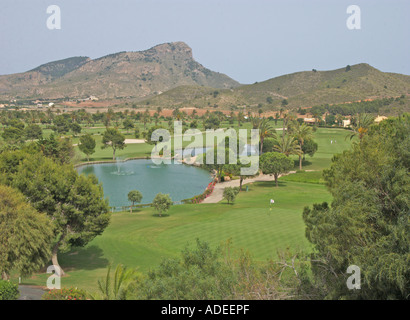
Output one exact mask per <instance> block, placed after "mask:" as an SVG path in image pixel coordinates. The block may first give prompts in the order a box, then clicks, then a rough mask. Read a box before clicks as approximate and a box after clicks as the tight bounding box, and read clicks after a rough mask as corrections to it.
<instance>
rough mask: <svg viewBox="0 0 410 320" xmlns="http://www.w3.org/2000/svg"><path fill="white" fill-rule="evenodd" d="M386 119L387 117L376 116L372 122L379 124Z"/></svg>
mask: <svg viewBox="0 0 410 320" xmlns="http://www.w3.org/2000/svg"><path fill="white" fill-rule="evenodd" d="M386 119H387V117H385V116H379V115H378V116H377V118H376V119H374V122H376V123H379V122H382V121H383V120H386Z"/></svg>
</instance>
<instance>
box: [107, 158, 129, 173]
mask: <svg viewBox="0 0 410 320" xmlns="http://www.w3.org/2000/svg"><path fill="white" fill-rule="evenodd" d="M123 164H125V162H124V161H123V160H121V159H118V158H117V160H116V161H115V165H116V168H117V170H116V171H113V172H111V174H115V175H117V176H131V175H133V174H134V171H129V170H126V169H125V168H123Z"/></svg>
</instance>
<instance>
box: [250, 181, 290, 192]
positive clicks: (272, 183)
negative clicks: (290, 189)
mask: <svg viewBox="0 0 410 320" xmlns="http://www.w3.org/2000/svg"><path fill="white" fill-rule="evenodd" d="M255 184H256V185H257V186H258V187H263V188H276V183H275V181H274V180H272V181H258V182H255ZM278 185H279V186H278V188H280V187H285V186H286V185H287V182H286V181H281V180H280V178H279V180H278ZM249 191H252V189H250V190H249Z"/></svg>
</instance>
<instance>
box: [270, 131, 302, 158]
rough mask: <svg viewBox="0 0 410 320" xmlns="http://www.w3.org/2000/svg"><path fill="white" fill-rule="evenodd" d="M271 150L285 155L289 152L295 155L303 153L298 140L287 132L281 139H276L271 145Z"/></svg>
mask: <svg viewBox="0 0 410 320" xmlns="http://www.w3.org/2000/svg"><path fill="white" fill-rule="evenodd" d="M273 150H274V151H276V152H280V153H283V154H284V155H285V156H287V157H288V156H289V155H291V154H293V155H297V156H300V155H302V154H303V153H302V149H301V147H300V145H299V144H298V141H297V140H296V139H295V138H294V137H292V136H290V135H288V134H287V135H285V136H283V137H282V139H281V140H277V141H276V144H275V145H274V146H273Z"/></svg>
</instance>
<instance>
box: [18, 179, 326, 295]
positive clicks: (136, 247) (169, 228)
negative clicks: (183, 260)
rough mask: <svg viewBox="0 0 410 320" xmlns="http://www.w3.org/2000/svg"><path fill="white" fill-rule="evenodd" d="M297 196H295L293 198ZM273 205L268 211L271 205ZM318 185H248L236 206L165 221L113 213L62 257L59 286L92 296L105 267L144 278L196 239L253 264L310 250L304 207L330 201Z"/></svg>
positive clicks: (182, 211)
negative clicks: (243, 253) (225, 247)
mask: <svg viewBox="0 0 410 320" xmlns="http://www.w3.org/2000/svg"><path fill="white" fill-rule="evenodd" d="M295 195H297V196H295ZM271 198H273V199H275V204H274V205H273V206H272V210H270V209H269V200H270V199H271ZM330 200H331V196H330V194H329V193H328V192H327V191H326V188H325V186H324V185H322V184H314V183H300V182H287V181H283V182H282V181H281V183H280V185H279V188H275V187H274V183H273V182H257V183H254V184H249V191H248V192H242V193H241V194H240V195H239V196H238V198H237V201H236V203H235V204H234V205H228V204H227V203H226V202H225V201H222V202H220V203H218V204H208V205H179V206H174V207H173V208H172V209H171V210H170V212H169V216H165V217H162V218H159V217H157V216H155V215H154V212H153V211H152V209H144V210H142V211H139V212H135V213H133V214H130V213H116V214H113V216H112V221H111V224H110V226H109V227H108V228H107V229H106V230H105V231H104V233H103V235H101V236H99V237H97V238H96V239H95V240H94V241H92V242H91V243H90V244H88V245H87V246H86V247H85V248H80V249H73V250H72V251H71V252H70V253H66V254H60V263H61V265H62V267H63V268H64V269H65V271H66V272H67V273H68V276H66V277H64V278H62V286H65V287H68V286H77V287H81V288H84V289H88V290H91V291H93V290H95V289H96V285H97V279H98V278H100V277H103V276H104V274H105V272H106V267H107V266H108V264H109V263H112V264H113V265H116V264H119V263H122V264H124V265H126V266H128V267H131V268H137V270H138V271H141V272H146V271H148V270H149V269H150V268H153V267H155V266H157V265H158V264H159V263H160V261H161V259H162V258H166V257H173V256H176V255H178V254H179V253H180V251H181V250H182V249H183V248H184V247H185V246H186V245H193V244H194V243H195V239H196V238H199V239H200V240H202V241H207V242H209V243H210V244H211V245H212V246H217V245H219V244H222V243H224V242H226V241H227V240H228V239H230V240H231V241H232V244H233V248H234V250H239V249H244V250H249V252H250V253H251V254H252V255H253V256H254V258H255V259H256V260H259V261H264V260H266V259H269V258H274V257H275V256H276V254H277V251H278V250H284V249H286V248H287V247H290V248H291V249H292V250H296V249H299V248H300V249H304V250H309V244H308V242H307V240H306V238H305V235H304V223H303V220H302V211H303V207H304V206H306V205H311V204H313V203H315V202H322V201H330ZM46 276H47V275H46V274H42V275H37V276H34V277H33V278H31V279H25V280H24V283H25V284H37V285H44V283H45V281H46V278H47V277H46Z"/></svg>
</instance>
